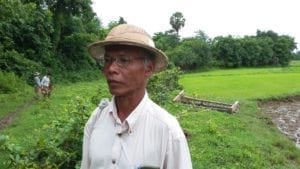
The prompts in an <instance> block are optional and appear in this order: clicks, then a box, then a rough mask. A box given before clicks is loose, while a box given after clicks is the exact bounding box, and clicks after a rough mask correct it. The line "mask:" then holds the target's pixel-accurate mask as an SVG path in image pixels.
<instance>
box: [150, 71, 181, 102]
mask: <svg viewBox="0 0 300 169" xmlns="http://www.w3.org/2000/svg"><path fill="white" fill-rule="evenodd" d="M180 73H181V71H180V70H179V69H178V68H171V69H167V70H165V71H163V72H160V73H158V74H156V75H154V76H153V77H152V78H151V79H150V80H149V83H148V86H147V90H148V92H149V95H150V97H151V99H152V100H153V101H155V102H156V103H158V104H161V105H162V104H165V103H167V101H168V100H169V97H170V95H171V92H172V91H174V90H177V89H181V88H182V87H181V86H180V85H179V83H178V80H179V75H180Z"/></svg>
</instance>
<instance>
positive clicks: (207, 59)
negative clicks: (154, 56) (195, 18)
mask: <svg viewBox="0 0 300 169" xmlns="http://www.w3.org/2000/svg"><path fill="white" fill-rule="evenodd" d="M169 56H170V59H171V60H172V61H173V62H174V64H175V66H179V67H180V68H182V69H183V70H195V69H205V68H208V67H210V66H211V63H212V57H211V50H210V46H209V44H208V43H206V42H205V41H203V40H200V39H196V38H187V39H184V40H183V41H182V42H181V43H180V44H179V45H178V46H177V47H176V48H175V49H174V50H173V51H172V52H170V54H169Z"/></svg>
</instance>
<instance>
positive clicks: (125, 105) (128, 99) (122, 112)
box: [115, 90, 146, 122]
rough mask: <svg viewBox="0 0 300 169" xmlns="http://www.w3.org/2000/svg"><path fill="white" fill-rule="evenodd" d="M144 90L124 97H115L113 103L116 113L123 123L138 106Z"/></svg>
mask: <svg viewBox="0 0 300 169" xmlns="http://www.w3.org/2000/svg"><path fill="white" fill-rule="evenodd" d="M145 92H146V91H145V90H143V91H140V92H134V93H131V94H127V95H125V96H116V97H115V103H116V107H117V111H118V116H119V118H120V120H121V121H122V122H123V121H124V120H125V119H126V118H127V117H128V116H129V115H130V113H131V112H132V111H133V110H134V109H135V108H136V107H137V106H138V105H139V103H140V102H141V100H142V99H143V97H144V95H145Z"/></svg>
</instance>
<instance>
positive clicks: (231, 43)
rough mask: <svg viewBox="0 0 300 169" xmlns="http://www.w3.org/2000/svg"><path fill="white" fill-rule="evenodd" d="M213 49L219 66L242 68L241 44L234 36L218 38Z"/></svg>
mask: <svg viewBox="0 0 300 169" xmlns="http://www.w3.org/2000/svg"><path fill="white" fill-rule="evenodd" d="M212 49H213V53H214V56H215V57H216V59H217V60H218V62H219V66H224V67H240V66H241V65H242V57H241V50H240V49H241V45H240V42H239V41H237V40H236V39H234V38H233V37H232V36H227V37H216V38H215V39H214V40H213V44H212Z"/></svg>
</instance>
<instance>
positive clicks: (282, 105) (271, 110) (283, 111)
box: [260, 96, 300, 148]
mask: <svg viewBox="0 0 300 169" xmlns="http://www.w3.org/2000/svg"><path fill="white" fill-rule="evenodd" d="M260 108H261V110H262V112H265V113H266V114H267V115H269V116H270V117H271V119H272V122H273V123H274V124H275V125H276V126H277V128H278V129H279V130H280V131H281V132H282V133H283V134H284V135H286V136H287V137H288V138H290V139H292V140H293V141H294V142H295V143H296V146H297V147H298V148H300V96H294V97H289V98H285V99H283V100H269V101H263V102H261V103H260Z"/></svg>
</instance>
